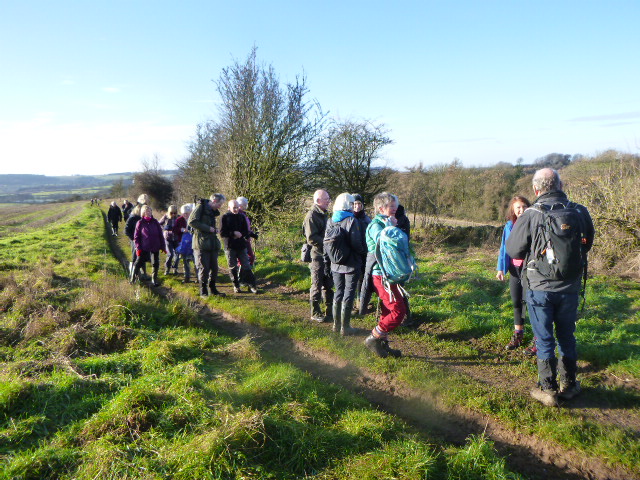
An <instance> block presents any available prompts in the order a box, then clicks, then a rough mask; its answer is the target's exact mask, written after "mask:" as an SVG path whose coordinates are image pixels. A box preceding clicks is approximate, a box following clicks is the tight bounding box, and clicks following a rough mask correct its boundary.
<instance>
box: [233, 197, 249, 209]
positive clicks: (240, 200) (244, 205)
mask: <svg viewBox="0 0 640 480" xmlns="http://www.w3.org/2000/svg"><path fill="white" fill-rule="evenodd" d="M236 202H238V205H240V206H241V207H242V208H243V209H244V208H247V205H249V199H248V198H247V197H238V198H236Z"/></svg>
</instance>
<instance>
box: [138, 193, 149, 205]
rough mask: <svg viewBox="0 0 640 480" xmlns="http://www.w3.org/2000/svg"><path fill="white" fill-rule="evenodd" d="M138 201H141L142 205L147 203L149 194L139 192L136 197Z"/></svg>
mask: <svg viewBox="0 0 640 480" xmlns="http://www.w3.org/2000/svg"><path fill="white" fill-rule="evenodd" d="M138 203H141V204H142V205H146V204H147V203H149V195H147V194H146V193H141V194H140V196H139V197H138Z"/></svg>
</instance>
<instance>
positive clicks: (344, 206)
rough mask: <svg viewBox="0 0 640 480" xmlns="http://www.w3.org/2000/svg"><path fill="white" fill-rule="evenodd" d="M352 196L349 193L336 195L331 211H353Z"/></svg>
mask: <svg viewBox="0 0 640 480" xmlns="http://www.w3.org/2000/svg"><path fill="white" fill-rule="evenodd" d="M353 202H354V198H353V195H351V194H350V193H346V192H345V193H341V194H340V195H338V196H337V197H336V199H335V201H334V202H333V211H334V212H337V211H339V210H346V211H349V212H351V211H353Z"/></svg>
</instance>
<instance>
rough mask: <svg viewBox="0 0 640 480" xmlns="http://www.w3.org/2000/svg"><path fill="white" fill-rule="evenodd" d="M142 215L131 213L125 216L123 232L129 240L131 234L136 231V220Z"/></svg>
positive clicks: (131, 236) (131, 237) (131, 238)
mask: <svg viewBox="0 0 640 480" xmlns="http://www.w3.org/2000/svg"><path fill="white" fill-rule="evenodd" d="M141 218H142V217H141V216H140V215H131V216H130V217H129V218H127V223H125V224H124V234H125V235H126V236H127V237H129V240H131V241H133V234H134V233H136V225H137V224H138V220H140V219H141Z"/></svg>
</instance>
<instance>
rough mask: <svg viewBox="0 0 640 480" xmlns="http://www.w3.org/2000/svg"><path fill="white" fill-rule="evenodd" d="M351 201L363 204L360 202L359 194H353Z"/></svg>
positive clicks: (360, 196)
mask: <svg viewBox="0 0 640 480" xmlns="http://www.w3.org/2000/svg"><path fill="white" fill-rule="evenodd" d="M353 201H354V202H360V203H364V202H363V201H362V195H360V194H359V193H354V194H353Z"/></svg>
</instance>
